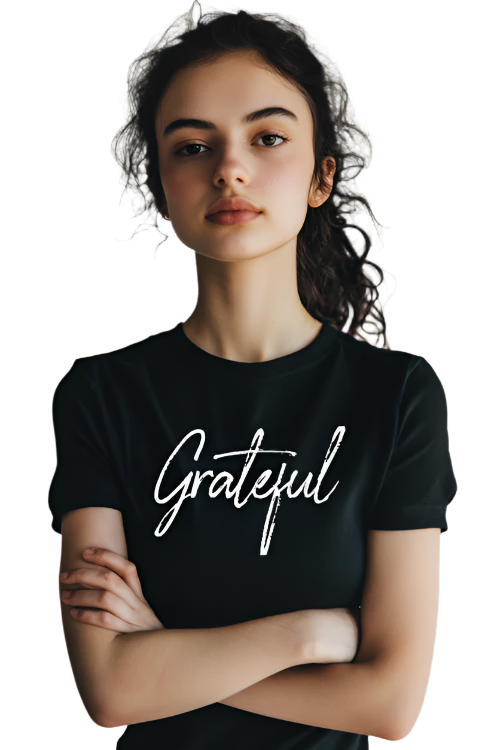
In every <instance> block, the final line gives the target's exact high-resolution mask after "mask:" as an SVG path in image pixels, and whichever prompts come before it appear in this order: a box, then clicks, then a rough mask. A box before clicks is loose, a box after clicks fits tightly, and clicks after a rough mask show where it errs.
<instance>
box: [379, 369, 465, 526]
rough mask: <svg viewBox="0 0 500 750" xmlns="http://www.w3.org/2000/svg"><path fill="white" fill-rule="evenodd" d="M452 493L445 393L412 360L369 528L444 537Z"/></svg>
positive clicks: (454, 487)
mask: <svg viewBox="0 0 500 750" xmlns="http://www.w3.org/2000/svg"><path fill="white" fill-rule="evenodd" d="M456 491H457V483H456V480H455V476H454V473H453V467H452V463H451V457H450V453H449V448H448V427H447V404H446V397H445V393H444V390H443V386H442V385H441V382H440V380H439V378H438V376H437V375H436V373H435V372H434V370H433V369H432V367H431V366H430V364H429V363H428V362H427V361H426V360H425V359H424V358H423V357H418V358H417V359H416V360H415V361H411V362H410V365H409V371H408V373H407V376H406V381H405V385H404V388H403V392H402V396H401V402H400V406H399V415H398V421H397V426H396V435H395V440H394V446H393V450H392V454H391V457H390V460H389V464H388V467H387V471H386V474H385V477H384V481H383V483H382V486H381V489H380V492H379V494H378V497H377V498H376V501H375V503H374V505H373V508H372V511H371V515H370V519H369V524H368V525H369V528H370V529H380V530H402V529H425V528H440V529H441V531H446V530H447V528H448V525H447V523H446V508H447V505H448V503H450V502H451V501H452V499H453V497H454V496H455V493H456Z"/></svg>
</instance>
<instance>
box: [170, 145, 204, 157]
mask: <svg viewBox="0 0 500 750" xmlns="http://www.w3.org/2000/svg"><path fill="white" fill-rule="evenodd" d="M185 148H189V149H192V148H194V149H196V148H207V146H204V145H203V144H202V143H188V144H187V145H186V146H183V147H182V148H180V149H179V150H178V151H176V152H175V153H176V154H182V155H183V156H196V155H197V154H202V153H203V151H189V152H188V153H187V154H186V153H183V152H184V149H185Z"/></svg>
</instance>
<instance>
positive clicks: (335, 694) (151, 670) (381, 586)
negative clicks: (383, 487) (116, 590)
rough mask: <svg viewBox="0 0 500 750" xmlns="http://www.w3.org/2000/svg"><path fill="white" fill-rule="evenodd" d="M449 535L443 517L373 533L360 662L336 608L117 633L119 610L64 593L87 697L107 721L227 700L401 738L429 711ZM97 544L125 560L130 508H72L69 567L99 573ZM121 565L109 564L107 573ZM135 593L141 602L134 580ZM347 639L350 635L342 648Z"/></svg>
mask: <svg viewBox="0 0 500 750" xmlns="http://www.w3.org/2000/svg"><path fill="white" fill-rule="evenodd" d="M439 540H440V529H436V528H433V529H416V530H411V531H371V532H369V539H368V559H367V572H366V581H365V588H364V592H363V600H362V608H361V613H362V614H361V632H362V640H361V645H360V648H359V650H358V653H357V655H356V657H355V659H354V661H350V659H352V656H351V657H350V658H346V656H345V634H346V619H345V615H343V616H340V615H339V616H338V617H337V619H336V615H335V613H336V612H340V611H336V610H325V611H322V610H311V611H308V612H306V613H289V614H285V615H278V616H276V617H270V618H262V619H260V620H253V621H251V622H247V623H239V624H237V625H232V626H228V627H225V628H210V629H197V630H194V629H193V630H166V629H156V630H155V629H148V630H137V631H136V632H120V633H118V632H116V630H112V629H107V628H112V627H113V621H112V618H111V617H110V619H109V620H108V622H109V623H111V624H108V625H105V624H102V622H101V626H100V627H96V624H97V620H96V619H94V624H92V618H96V617H97V616H102V612H96V611H93V612H92V611H91V610H87V611H86V612H85V610H82V613H81V614H80V615H79V616H78V619H77V618H76V617H75V616H72V615H71V614H70V611H69V606H68V605H66V604H62V616H63V625H64V631H65V636H66V643H67V647H68V653H69V656H70V660H71V664H72V667H73V672H74V675H75V680H76V684H77V687H78V689H79V692H80V695H81V697H82V700H83V702H84V705H85V707H86V709H87V711H88V713H89V715H90V716H91V718H92V719H93V720H94V721H95V722H96V723H98V724H100V725H101V726H121V725H123V724H133V723H137V722H143V721H151V720H155V719H159V718H164V717H167V716H172V715H175V714H178V713H184V712H186V711H191V710H194V709H196V708H200V707H202V706H205V705H209V704H211V703H215V702H220V703H224V704H226V705H228V706H232V707H234V708H238V709H242V710H246V711H251V712H253V713H258V714H263V715H266V716H271V717H274V718H278V719H283V720H287V721H293V722H299V723H301V724H307V725H310V726H316V727H324V728H328V729H336V730H339V731H346V732H353V733H359V734H365V735H373V736H378V737H382V738H384V739H388V740H398V739H401V738H403V737H405V736H406V735H407V734H408V733H409V732H410V731H411V729H412V727H413V725H414V723H415V721H416V719H417V717H418V714H419V712H420V709H421V706H422V703H423V699H424V696H425V691H426V687H427V682H428V678H429V673H430V667H431V661H432V652H433V647H434V639H435V631H436V622H437V608H438V580H439ZM90 545H93V546H95V547H97V548H104V549H106V550H111V551H112V552H114V553H115V557H116V556H118V555H121V556H122V558H123V559H124V561H125V562H126V557H127V549H126V543H125V534H124V530H123V523H122V517H121V513H120V512H119V511H116V510H113V509H111V508H82V509H79V510H76V511H72V512H70V513H68V514H66V515H65V516H64V518H63V524H62V556H61V571H68V570H74V569H83V568H92V569H93V571H94V572H95V571H96V570H97V569H96V567H95V566H96V564H97V565H99V564H100V565H101V566H102V565H105V564H106V563H104V562H103V558H98V559H97V560H96V563H89V562H85V559H84V558H82V551H83V550H84V549H85V548H86V547H88V546H90ZM117 559H118V558H117ZM126 564H127V565H130V563H128V562H126ZM131 567H133V566H131ZM98 570H99V571H100V572H101V573H102V572H103V571H105V570H106V569H105V568H103V567H100V568H99V569H98ZM89 575H90V574H89ZM114 575H115V574H114V573H111V574H110V573H109V571H106V573H105V575H104V577H106V576H107V577H108V579H110V580H111V577H112V576H114ZM120 580H121V579H120ZM121 583H122V586H123V581H121ZM104 587H105V586H104V584H103V588H104ZM90 588H94V589H95V588H97V587H96V586H95V585H94V586H90ZM125 593H126V594H127V596H129V595H130V601H132V598H133V596H134V595H133V593H132V592H131V590H130V589H129V588H128V587H127V590H126V592H125ZM94 594H95V592H94ZM81 606H85V605H84V604H82V605H81ZM87 606H92V605H87ZM140 606H143V605H140ZM145 606H146V607H147V604H146V605H145ZM105 608H106V607H104V609H105ZM139 609H140V607H139ZM139 609H138V610H137V611H138V612H139ZM144 611H145V612H146V616H148V613H147V611H146V610H144ZM138 616H139V615H138ZM141 616H142V613H141ZM152 617H153V618H154V615H152ZM329 617H330V619H328V618H329ZM129 619H130V618H129ZM154 619H156V618H154ZM151 622H152V624H151V628H154V627H155V624H154V622H153V620H152V621H151ZM157 622H158V621H157ZM148 627H149V626H148ZM336 638H338V639H339V643H340V641H341V640H342V639H344V645H343V646H342V647H341V646H339V648H338V649H337V652H338V655H337V656H335V654H336V653H337V652H336V643H335V640H336ZM342 648H344V652H342ZM343 653H344V656H343V655H342V654H343ZM353 653H354V652H353ZM333 661H335V662H336V663H332V662H333ZM311 662H316V663H311Z"/></svg>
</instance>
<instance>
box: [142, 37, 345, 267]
mask: <svg viewBox="0 0 500 750" xmlns="http://www.w3.org/2000/svg"><path fill="white" fill-rule="evenodd" d="M196 120H197V121H198V122H195V121H196ZM313 131H314V128H313V119H312V115H311V112H310V109H309V105H308V102H307V100H306V98H305V97H304V96H303V94H302V93H301V92H300V91H299V89H298V88H297V86H295V85H294V84H293V83H292V82H290V81H288V80H287V79H285V78H283V77H282V76H279V75H278V74H277V73H276V71H275V70H273V69H272V68H270V67H269V65H267V64H266V63H265V61H264V60H263V58H262V57H261V56H260V55H258V54H257V53H255V52H254V51H253V50H237V51H235V52H227V53H225V54H223V55H222V56H219V57H217V58H215V59H211V60H208V61H205V62H203V64H200V63H197V64H196V65H190V66H189V67H187V68H183V69H182V70H180V71H179V72H178V73H177V74H176V75H175V76H174V77H173V78H172V79H171V81H170V82H169V85H168V87H167V89H166V91H165V93H164V95H163V96H162V99H161V100H160V103H159V105H158V108H157V112H156V142H157V147H158V165H159V178H160V181H161V190H159V191H158V196H159V199H160V201H161V203H160V208H163V205H166V206H168V213H169V217H170V220H171V221H172V224H173V226H174V229H175V232H176V234H177V236H178V237H179V239H180V240H181V241H182V242H183V243H184V244H185V245H187V246H188V247H191V248H193V249H194V250H196V251H197V252H198V253H201V254H203V255H208V256H209V257H212V258H216V259H219V260H241V259H248V258H252V257H255V256H258V255H263V254H265V253H267V252H270V251H272V250H275V249H277V248H284V247H285V246H287V247H288V249H289V250H291V251H292V252H296V240H297V235H298V233H299V232H300V230H301V228H302V225H303V223H304V220H305V217H306V212H307V209H308V205H320V203H322V202H323V201H325V200H326V198H327V197H328V195H329V193H330V191H331V181H330V189H329V190H328V192H325V193H324V194H321V193H319V191H318V190H316V189H315V188H316V184H315V183H314V180H313V173H314V166H315V159H314V147H313ZM327 163H329V164H330V173H331V174H332V176H333V173H334V171H335V163H334V162H333V160H331V159H330V160H329V162H327ZM325 168H327V167H326V165H325ZM233 197H239V198H244V199H246V200H248V201H249V202H250V203H251V204H252V205H253V208H254V209H255V211H254V212H250V213H249V214H242V213H241V212H240V213H238V214H236V217H238V218H239V219H240V220H241V219H242V218H243V219H246V218H248V219H250V220H249V221H246V222H244V223H238V224H234V223H233V222H234V216H235V214H227V213H226V214H224V215H223V216H221V215H220V214H219V213H217V214H212V215H211V216H207V214H209V213H210V210H211V209H212V207H213V209H217V208H219V209H220V208H221V204H220V200H221V199H228V198H233ZM216 201H219V205H214V204H215V203H216ZM251 207H252V206H250V208H251ZM222 208H224V205H223V204H222ZM228 222H231V224H229V223H228Z"/></svg>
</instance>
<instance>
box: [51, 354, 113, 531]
mask: <svg viewBox="0 0 500 750" xmlns="http://www.w3.org/2000/svg"><path fill="white" fill-rule="evenodd" d="M52 416H53V421H54V432H55V440H56V452H57V466H56V470H55V473H54V476H53V478H52V482H51V485H50V488H49V508H50V510H51V512H52V516H53V519H52V528H53V529H54V531H57V532H59V533H61V520H62V516H63V514H64V513H67V512H68V511H70V510H76V509H77V508H87V507H96V506H101V507H105V508H115V509H116V510H121V508H120V499H119V492H118V488H117V484H116V481H115V479H114V476H113V469H112V462H111V461H110V456H109V449H108V446H107V430H106V416H105V411H104V408H103V404H102V403H101V400H100V397H99V389H98V387H97V384H96V383H95V381H94V380H93V379H92V377H91V373H90V372H89V371H88V365H87V362H86V360H85V359H77V360H76V361H75V363H74V364H73V366H72V367H71V369H70V370H69V372H68V373H67V374H66V375H65V376H64V377H63V379H62V380H61V382H60V383H59V384H58V386H57V388H56V390H55V393H54V399H53V405H52Z"/></svg>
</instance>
